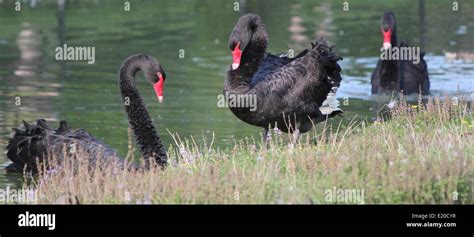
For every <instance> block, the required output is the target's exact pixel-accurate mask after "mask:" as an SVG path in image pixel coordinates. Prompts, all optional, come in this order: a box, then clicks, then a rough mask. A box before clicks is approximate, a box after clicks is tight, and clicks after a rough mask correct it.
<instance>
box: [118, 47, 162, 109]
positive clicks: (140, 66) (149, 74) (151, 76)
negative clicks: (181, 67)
mask: <svg viewBox="0 0 474 237" xmlns="http://www.w3.org/2000/svg"><path fill="white" fill-rule="evenodd" d="M122 70H123V71H125V72H126V71H128V70H130V73H132V76H133V77H135V74H136V73H137V72H138V71H142V72H143V74H144V75H145V78H146V79H147V80H148V81H149V82H150V83H151V84H152V85H153V89H154V90H155V93H156V97H157V98H158V101H159V102H160V103H161V102H162V101H163V84H164V82H165V80H166V73H165V71H164V70H163V67H161V65H160V64H159V63H158V62H157V61H156V59H155V58H154V57H152V56H150V55H146V54H136V55H132V56H130V57H128V58H127V59H125V61H124V62H123V64H122V67H121V71H122ZM125 72H124V73H125Z"/></svg>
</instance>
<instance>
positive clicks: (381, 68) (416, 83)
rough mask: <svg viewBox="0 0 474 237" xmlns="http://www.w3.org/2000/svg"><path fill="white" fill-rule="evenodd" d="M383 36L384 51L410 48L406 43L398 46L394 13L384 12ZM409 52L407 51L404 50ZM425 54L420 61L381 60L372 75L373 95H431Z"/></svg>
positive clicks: (420, 55) (382, 22)
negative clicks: (392, 93)
mask: <svg viewBox="0 0 474 237" xmlns="http://www.w3.org/2000/svg"><path fill="white" fill-rule="evenodd" d="M380 29H381V31H382V35H383V47H382V50H391V49H392V47H398V48H399V49H400V50H399V52H402V50H401V49H402V48H403V49H408V48H409V46H408V45H407V44H405V43H403V42H402V43H401V44H400V46H398V45H397V29H396V21H395V14H394V13H393V12H392V11H386V12H384V14H383V16H382V20H381V27H380ZM404 51H405V52H407V51H406V50H404ZM423 56H424V53H420V54H419V61H415V60H406V59H407V58H406V57H405V58H404V59H403V60H402V59H393V60H392V59H390V60H388V59H384V60H382V59H380V60H379V61H378V63H377V67H376V68H375V70H374V72H373V74H372V79H371V82H372V94H383V93H391V92H401V91H403V93H404V94H406V95H408V94H413V93H420V92H421V94H423V95H428V94H429V93H430V80H429V78H428V68H427V65H426V61H425V60H424V59H423Z"/></svg>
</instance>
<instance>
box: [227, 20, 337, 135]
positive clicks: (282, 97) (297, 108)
mask: <svg viewBox="0 0 474 237" xmlns="http://www.w3.org/2000/svg"><path fill="white" fill-rule="evenodd" d="M267 44H268V34H267V31H266V29H265V26H264V24H263V22H262V19H261V18H260V17H259V16H257V15H255V14H246V15H243V16H242V17H240V19H239V20H238V22H237V24H236V25H235V27H234V29H233V31H232V33H231V35H230V39H229V46H230V49H231V50H232V55H233V63H232V65H231V67H230V69H229V71H228V72H227V78H226V80H225V84H224V95H225V96H226V98H227V102H228V105H229V106H228V107H229V108H230V110H231V111H232V112H233V113H234V114H235V115H236V116H237V117H238V118H239V119H240V120H242V121H244V122H246V123H248V124H252V125H255V126H259V127H262V128H263V129H264V132H263V135H264V136H263V137H264V140H265V141H266V138H267V134H268V128H269V127H271V128H274V127H275V126H276V127H277V128H278V129H280V130H282V131H284V132H290V133H293V135H294V138H295V139H297V138H298V136H299V135H300V133H304V132H307V131H309V130H310V129H311V128H312V127H313V124H316V123H318V122H321V121H324V120H325V119H326V118H327V117H333V116H335V115H337V114H339V113H342V110H341V109H339V108H337V106H338V104H339V103H338V101H337V100H336V97H335V93H336V90H337V88H338V87H339V84H340V82H341V75H340V71H341V68H340V67H339V65H338V64H337V61H338V60H341V59H342V58H341V57H339V56H337V55H336V54H335V53H333V52H332V47H330V46H329V45H328V43H327V42H326V41H324V40H322V39H320V40H318V41H317V42H316V43H315V44H312V47H311V48H310V49H306V50H304V51H303V52H301V53H300V54H299V55H297V56H296V57H294V58H289V57H287V56H283V55H282V56H275V55H272V54H270V53H267V52H266V49H267ZM239 98H241V99H242V98H243V99H244V100H246V101H247V102H248V101H252V100H254V101H255V100H256V103H255V106H248V104H247V106H245V103H240V104H239V103H235V100H236V99H237V100H238V99H239ZM233 100H234V101H233ZM243 102H245V101H243ZM242 105H243V106H242ZM275 123H276V124H275Z"/></svg>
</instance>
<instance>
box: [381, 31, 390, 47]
mask: <svg viewBox="0 0 474 237" xmlns="http://www.w3.org/2000/svg"><path fill="white" fill-rule="evenodd" d="M382 35H383V48H384V49H389V48H391V47H392V43H391V42H390V41H391V39H392V30H387V31H385V30H384V29H383V28H382Z"/></svg>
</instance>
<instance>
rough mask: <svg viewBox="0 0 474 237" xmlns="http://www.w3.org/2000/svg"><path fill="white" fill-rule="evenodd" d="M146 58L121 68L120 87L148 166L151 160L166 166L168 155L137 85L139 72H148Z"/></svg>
mask: <svg viewBox="0 0 474 237" xmlns="http://www.w3.org/2000/svg"><path fill="white" fill-rule="evenodd" d="M146 60H147V59H146V58H140V57H136V58H133V57H132V58H129V60H127V61H125V62H124V63H123V65H122V67H121V68H120V73H119V79H118V80H119V86H120V92H121V94H122V101H123V103H124V106H125V111H126V113H127V115H128V121H129V123H130V126H131V127H132V129H133V132H134V134H135V139H136V141H137V143H138V145H139V147H140V151H141V153H142V155H143V157H144V158H145V162H146V164H147V165H148V164H149V161H150V158H151V159H153V160H155V161H156V163H157V164H159V165H161V166H165V165H166V162H167V155H166V151H165V148H164V147H163V144H162V142H161V139H160V137H159V136H158V134H157V132H156V129H155V126H154V125H153V122H152V119H151V117H150V114H149V113H148V110H147V108H146V106H145V102H144V101H143V99H142V97H141V95H140V93H139V92H138V89H137V87H136V84H135V75H136V73H137V72H138V71H144V70H146V65H147V63H146Z"/></svg>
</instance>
